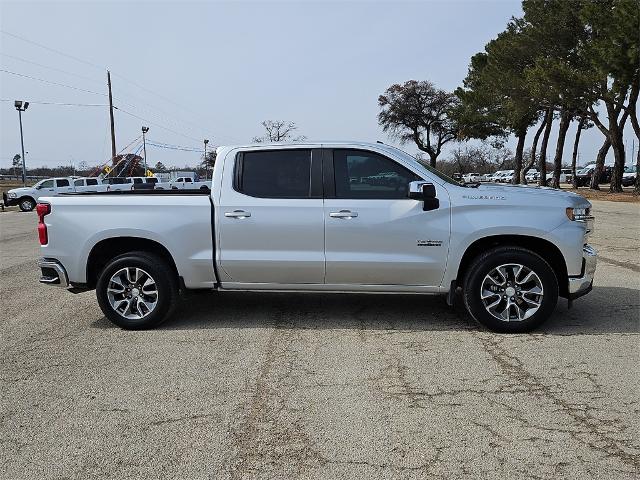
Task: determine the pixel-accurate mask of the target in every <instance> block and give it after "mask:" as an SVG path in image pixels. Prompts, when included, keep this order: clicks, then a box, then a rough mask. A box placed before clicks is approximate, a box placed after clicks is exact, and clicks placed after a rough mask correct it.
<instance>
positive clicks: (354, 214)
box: [329, 210, 358, 218]
mask: <svg viewBox="0 0 640 480" xmlns="http://www.w3.org/2000/svg"><path fill="white" fill-rule="evenodd" d="M329 216H330V217H331V218H354V217H357V216H358V212H352V211H351V210H340V211H339V212H330V213H329Z"/></svg>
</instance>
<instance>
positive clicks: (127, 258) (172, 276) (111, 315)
mask: <svg viewBox="0 0 640 480" xmlns="http://www.w3.org/2000/svg"><path fill="white" fill-rule="evenodd" d="M123 268H139V269H142V270H143V271H145V272H147V273H148V275H149V276H151V277H152V279H153V280H154V282H155V286H156V289H157V303H156V304H155V307H154V308H153V309H152V310H151V311H150V312H148V313H147V314H146V315H145V316H143V317H142V318H135V319H131V318H127V317H125V316H124V315H123V314H121V313H120V312H118V311H116V310H115V308H114V307H112V306H111V303H110V300H109V296H108V293H107V289H108V288H109V285H110V281H111V278H112V276H113V275H114V274H116V272H118V271H120V270H122V269H123ZM96 296H97V298H98V304H99V305H100V308H101V309H102V312H103V313H104V314H105V316H106V317H107V318H108V319H109V320H111V321H112V322H113V323H114V324H116V325H117V326H119V327H121V328H124V329H127V330H144V329H149V328H154V327H157V326H158V325H160V324H161V323H162V322H164V321H165V320H166V319H167V318H168V317H169V316H170V315H171V313H172V312H173V309H174V308H175V305H176V302H177V301H178V280H177V277H176V273H175V272H174V270H173V268H171V266H170V265H169V263H168V262H167V261H166V260H165V259H164V258H162V257H160V256H158V255H154V254H150V253H145V252H129V253H125V254H123V255H119V256H117V257H115V258H114V259H112V260H111V261H109V263H108V264H107V265H106V266H105V267H104V269H103V270H102V272H100V275H99V276H98V282H97V285H96ZM141 297H142V296H141Z"/></svg>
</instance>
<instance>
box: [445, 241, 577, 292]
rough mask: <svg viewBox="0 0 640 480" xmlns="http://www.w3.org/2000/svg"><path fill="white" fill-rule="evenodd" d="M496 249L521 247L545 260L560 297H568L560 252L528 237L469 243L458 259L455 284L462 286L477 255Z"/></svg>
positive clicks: (563, 263)
mask: <svg viewBox="0 0 640 480" xmlns="http://www.w3.org/2000/svg"><path fill="white" fill-rule="evenodd" d="M496 247H521V248H525V249H527V250H531V251H532V252H533V253H536V254H537V255H540V256H541V257H542V258H544V259H546V260H547V262H548V263H549V265H550V266H551V268H552V269H553V271H554V273H555V275H556V278H557V279H558V286H559V289H560V291H559V293H560V296H561V297H565V298H566V297H567V296H568V294H569V292H568V282H569V274H568V270H567V262H566V261H565V258H564V256H563V255H562V252H561V251H560V249H559V248H558V247H557V246H555V245H554V244H553V243H551V242H550V241H548V240H544V239H542V238H539V237H531V236H528V235H492V236H488V237H483V238H480V239H478V240H476V241H474V242H473V243H471V244H470V245H469V246H468V247H467V249H466V250H465V252H464V255H463V256H462V258H461V259H460V264H459V265H458V272H457V274H456V276H455V282H456V284H457V285H462V283H463V280H464V278H465V275H466V273H467V271H468V269H469V267H470V266H471V264H472V263H473V261H474V260H475V259H476V258H477V257H478V256H479V255H481V254H483V253H484V252H486V251H487V250H490V249H492V248H496Z"/></svg>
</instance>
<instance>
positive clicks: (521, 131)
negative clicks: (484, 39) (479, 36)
mask: <svg viewBox="0 0 640 480" xmlns="http://www.w3.org/2000/svg"><path fill="white" fill-rule="evenodd" d="M530 39H531V37H530V35H529V34H528V32H527V31H526V25H525V24H524V22H523V21H522V20H521V19H512V20H511V21H510V22H509V24H508V25H507V28H506V30H505V31H504V32H502V33H500V34H499V35H498V37H497V38H496V39H495V40H492V41H491V42H489V43H488V44H487V45H486V46H485V51H484V52H481V53H478V54H476V55H474V56H473V57H472V58H471V64H470V67H469V72H468V74H467V77H466V78H465V80H464V82H463V88H459V89H458V90H456V93H457V95H458V96H459V97H460V99H461V100H462V104H463V105H462V108H461V111H462V112H464V115H463V118H464V120H466V121H463V124H465V127H466V128H463V132H465V133H466V136H468V137H471V138H482V136H485V135H487V133H489V132H490V131H491V130H494V131H500V130H503V131H505V132H508V133H511V134H513V135H514V136H515V137H516V139H517V146H516V151H515V158H514V159H515V168H514V170H515V172H514V177H513V182H514V183H519V182H520V174H521V170H522V164H523V153H524V146H525V139H526V135H527V131H528V130H529V128H530V127H531V126H532V125H533V124H535V123H536V122H537V120H538V119H539V117H540V113H541V111H542V109H541V107H540V102H539V100H538V99H537V98H536V97H535V96H534V92H533V91H532V90H531V88H530V85H529V83H528V82H527V80H526V78H525V72H526V69H527V68H528V67H530V66H531V65H532V63H533V55H534V53H535V48H534V47H535V46H534V45H532V44H531V40H530ZM474 118H475V119H477V120H478V123H477V124H475V125H474V124H473V120H474Z"/></svg>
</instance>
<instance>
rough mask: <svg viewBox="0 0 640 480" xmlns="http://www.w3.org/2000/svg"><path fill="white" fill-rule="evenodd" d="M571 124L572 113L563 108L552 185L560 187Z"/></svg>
mask: <svg viewBox="0 0 640 480" xmlns="http://www.w3.org/2000/svg"><path fill="white" fill-rule="evenodd" d="M570 124H571V113H569V112H568V111H567V110H563V111H562V114H561V115H560V127H559V128H558V141H557V143H556V154H555V156H554V157H553V180H552V183H551V186H552V187H553V188H560V174H561V173H562V153H563V151H564V142H565V140H566V138H567V130H569V125H570Z"/></svg>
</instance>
